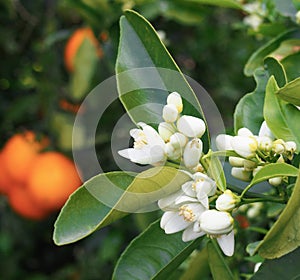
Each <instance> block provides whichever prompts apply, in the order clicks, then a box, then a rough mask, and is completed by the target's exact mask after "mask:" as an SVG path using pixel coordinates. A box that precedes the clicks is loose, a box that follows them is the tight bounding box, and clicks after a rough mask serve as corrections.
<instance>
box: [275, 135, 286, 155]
mask: <svg viewBox="0 0 300 280" xmlns="http://www.w3.org/2000/svg"><path fill="white" fill-rule="evenodd" d="M272 150H273V151H274V152H275V153H276V154H279V155H280V154H283V153H284V151H285V142H284V141H283V140H282V139H277V140H275V141H274V142H273V146H272Z"/></svg>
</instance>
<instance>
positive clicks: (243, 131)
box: [237, 127, 253, 137]
mask: <svg viewBox="0 0 300 280" xmlns="http://www.w3.org/2000/svg"><path fill="white" fill-rule="evenodd" d="M237 136H243V137H249V136H253V133H252V132H251V131H250V130H249V129H248V128H246V127H242V128H240V129H239V130H238V132H237Z"/></svg>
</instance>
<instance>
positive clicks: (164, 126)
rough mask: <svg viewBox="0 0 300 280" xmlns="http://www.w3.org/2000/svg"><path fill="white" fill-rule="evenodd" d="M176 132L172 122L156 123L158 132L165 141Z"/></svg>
mask: <svg viewBox="0 0 300 280" xmlns="http://www.w3.org/2000/svg"><path fill="white" fill-rule="evenodd" d="M175 132H176V128H175V126H174V125H173V124H171V123H167V122H161V123H160V124H159V125H158V133H159V135H160V137H161V138H162V139H164V141H165V142H168V141H170V137H171V136H172V135H173V134H174V133H175Z"/></svg>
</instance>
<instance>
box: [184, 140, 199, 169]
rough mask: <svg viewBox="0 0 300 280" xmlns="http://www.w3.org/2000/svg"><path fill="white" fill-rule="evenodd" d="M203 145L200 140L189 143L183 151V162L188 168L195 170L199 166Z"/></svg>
mask: <svg viewBox="0 0 300 280" xmlns="http://www.w3.org/2000/svg"><path fill="white" fill-rule="evenodd" d="M202 149H203V144H202V141H201V140H200V139H199V138H194V139H192V140H191V141H189V142H188V143H187V144H186V146H185V148H184V151H183V162H184V165H185V166H186V167H187V168H194V167H196V166H197V165H198V164H199V160H200V157H201V155H202Z"/></svg>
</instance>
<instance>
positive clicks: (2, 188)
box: [0, 152, 13, 194]
mask: <svg viewBox="0 0 300 280" xmlns="http://www.w3.org/2000/svg"><path fill="white" fill-rule="evenodd" d="M12 183H13V180H12V179H11V177H10V176H9V175H8V174H7V170H6V166H5V164H4V162H3V156H2V152H1V153H0V194H7V193H8V191H9V189H10V187H11V185H12Z"/></svg>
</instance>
